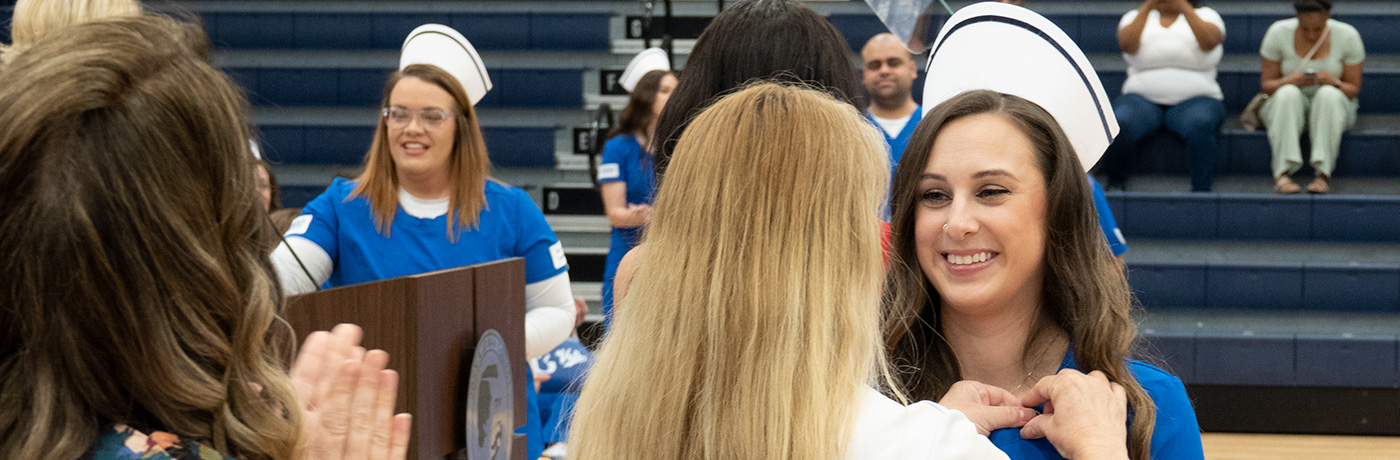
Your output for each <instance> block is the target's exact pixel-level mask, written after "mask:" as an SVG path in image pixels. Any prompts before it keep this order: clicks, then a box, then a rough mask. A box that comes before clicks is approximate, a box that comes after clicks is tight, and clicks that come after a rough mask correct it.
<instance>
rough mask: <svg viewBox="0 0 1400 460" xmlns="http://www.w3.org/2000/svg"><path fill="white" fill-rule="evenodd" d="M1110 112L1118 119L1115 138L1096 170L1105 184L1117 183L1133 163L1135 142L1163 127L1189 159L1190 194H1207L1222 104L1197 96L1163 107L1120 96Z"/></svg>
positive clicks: (1128, 95) (1213, 169)
mask: <svg viewBox="0 0 1400 460" xmlns="http://www.w3.org/2000/svg"><path fill="white" fill-rule="evenodd" d="M1113 113H1114V115H1115V116H1116V117H1117V118H1118V127H1119V132H1118V137H1117V138H1116V139H1114V141H1113V145H1110V146H1109V147H1108V151H1106V152H1104V158H1103V161H1101V162H1100V165H1101V166H1100V171H1102V172H1103V173H1104V174H1105V175H1106V176H1108V180H1109V182H1118V183H1121V182H1122V181H1123V179H1125V178H1126V177H1127V174H1128V169H1129V166H1130V165H1131V164H1132V163H1134V162H1133V161H1132V159H1133V158H1132V157H1133V156H1134V155H1135V154H1136V150H1137V146H1138V145H1137V144H1138V142H1139V141H1141V140H1142V139H1143V138H1145V137H1147V135H1149V134H1152V133H1153V132H1155V131H1157V130H1158V129H1161V128H1163V127H1166V129H1167V130H1168V131H1171V132H1173V133H1175V134H1176V135H1178V136H1181V138H1182V139H1183V140H1185V141H1186V151H1187V152H1188V153H1189V154H1190V156H1191V157H1190V158H1191V191H1193V192H1209V191H1210V186H1211V182H1213V181H1214V180H1215V154H1216V142H1217V139H1218V138H1219V136H1220V123H1221V122H1222V121H1224V120H1225V103H1224V102H1221V101H1218V100H1215V99H1212V98H1209V97H1206V96H1199V97H1193V98H1191V99H1187V100H1185V101H1182V102H1181V103H1180V104H1177V105H1172V106H1166V105H1157V104H1154V103H1152V102H1151V101H1148V100H1147V99H1146V98H1144V97H1142V96H1139V95H1136V94H1124V95H1122V96H1119V97H1118V99H1114V100H1113Z"/></svg>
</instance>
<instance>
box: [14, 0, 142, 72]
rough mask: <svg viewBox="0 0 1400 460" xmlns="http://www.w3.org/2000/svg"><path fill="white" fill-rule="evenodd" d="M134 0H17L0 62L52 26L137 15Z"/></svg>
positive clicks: (57, 26) (28, 45) (54, 27)
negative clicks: (7, 41)
mask: <svg viewBox="0 0 1400 460" xmlns="http://www.w3.org/2000/svg"><path fill="white" fill-rule="evenodd" d="M140 14H141V5H140V4H139V3H137V2H136V0H19V1H17V2H15V12H14V17H13V18H12V19H11V20H10V44H9V45H8V46H0V63H9V62H10V61H13V60H14V59H15V56H18V55H19V54H20V53H23V52H24V51H25V50H27V49H29V47H31V46H34V44H35V43H37V42H38V41H39V39H40V38H41V37H43V36H44V35H45V34H48V33H50V32H53V31H55V30H58V29H61V28H64V27H68V26H73V25H77V24H82V23H85V22H89V21H93V20H97V19H102V18H109V17H116V16H139V15H140Z"/></svg>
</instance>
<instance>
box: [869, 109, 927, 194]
mask: <svg viewBox="0 0 1400 460" xmlns="http://www.w3.org/2000/svg"><path fill="white" fill-rule="evenodd" d="M865 118H866V119H867V120H870V124H872V125H875V128H876V129H879V130H880V134H883V135H885V145H886V146H888V147H889V149H890V177H894V170H895V167H896V166H899V159H900V158H904V149H905V148H908V147H909V137H910V136H913V135H914V128H917V127H919V122H920V121H923V119H924V107H923V106H919V107H917V108H915V109H914V115H912V116H910V117H909V122H907V123H905V124H904V129H901V130H899V132H898V133H894V134H890V133H887V132H885V130H884V128H881V127H880V124H879V123H877V122H876V121H875V116H874V115H871V114H870V112H865Z"/></svg>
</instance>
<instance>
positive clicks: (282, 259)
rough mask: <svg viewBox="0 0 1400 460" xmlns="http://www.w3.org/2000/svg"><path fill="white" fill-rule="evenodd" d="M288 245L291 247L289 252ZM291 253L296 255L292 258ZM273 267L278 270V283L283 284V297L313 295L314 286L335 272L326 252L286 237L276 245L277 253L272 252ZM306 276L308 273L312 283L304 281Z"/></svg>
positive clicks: (275, 251) (299, 240)
mask: <svg viewBox="0 0 1400 460" xmlns="http://www.w3.org/2000/svg"><path fill="white" fill-rule="evenodd" d="M288 245H291V248H290V249H289V248H288V247H287V246H288ZM293 251H296V256H293V255H292V252H293ZM297 257H300V258H301V262H302V264H305V265H306V271H302V269H301V265H300V264H297ZM272 266H273V267H274V268H276V269H277V279H278V280H280V281H281V282H282V293H283V294H286V295H289V296H291V295H297V294H305V293H308V292H312V291H315V290H316V287H317V286H320V285H322V284H324V283H325V282H326V280H328V279H330V278H331V270H333V269H334V268H335V265H334V263H332V262H331V256H330V254H327V253H326V250H325V249H321V246H320V245H317V244H316V243H314V242H312V241H311V240H308V239H306V238H302V237H300V236H289V237H287V241H286V242H284V243H278V244H277V249H274V250H273V251H272ZM307 272H311V278H313V279H307V278H306V275H307Z"/></svg>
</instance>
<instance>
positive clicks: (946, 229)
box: [943, 224, 948, 232]
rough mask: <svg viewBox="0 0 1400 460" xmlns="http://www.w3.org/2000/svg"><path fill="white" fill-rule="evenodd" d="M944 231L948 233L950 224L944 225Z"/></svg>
mask: <svg viewBox="0 0 1400 460" xmlns="http://www.w3.org/2000/svg"><path fill="white" fill-rule="evenodd" d="M943 231H945V232H946V231H948V224H943Z"/></svg>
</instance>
